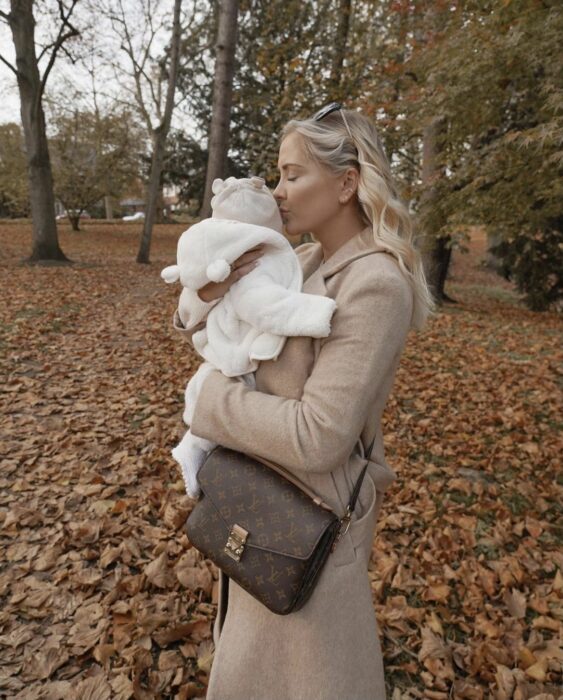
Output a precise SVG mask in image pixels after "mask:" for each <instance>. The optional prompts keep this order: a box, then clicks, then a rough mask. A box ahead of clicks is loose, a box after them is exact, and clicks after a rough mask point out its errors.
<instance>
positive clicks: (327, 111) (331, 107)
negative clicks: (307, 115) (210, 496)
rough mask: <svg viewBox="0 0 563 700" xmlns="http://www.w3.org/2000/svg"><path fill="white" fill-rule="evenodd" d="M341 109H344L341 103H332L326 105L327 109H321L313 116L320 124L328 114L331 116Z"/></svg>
mask: <svg viewBox="0 0 563 700" xmlns="http://www.w3.org/2000/svg"><path fill="white" fill-rule="evenodd" d="M339 109H342V105H341V104H340V102H331V103H330V104H328V105H326V107H323V108H322V109H319V111H318V112H317V113H316V114H315V115H314V116H313V120H314V121H316V122H320V121H321V119H324V118H325V117H326V115H327V114H331V112H336V111H337V110H339Z"/></svg>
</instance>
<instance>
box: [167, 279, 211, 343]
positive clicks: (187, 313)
mask: <svg viewBox="0 0 563 700" xmlns="http://www.w3.org/2000/svg"><path fill="white" fill-rule="evenodd" d="M220 301H221V297H220V298H219V299H214V300H213V301H209V302H207V301H203V300H202V299H200V297H199V295H198V293H197V292H195V291H194V290H193V289H188V288H187V287H184V288H183V289H182V293H181V294H180V301H179V302H178V308H177V309H176V311H175V312H174V317H173V319H172V325H173V326H174V328H175V329H176V330H177V331H181V332H182V333H183V334H184V337H185V338H186V340H187V341H188V342H189V343H192V336H193V334H194V333H195V332H196V331H199V330H201V329H202V328H205V319H206V318H207V314H208V313H209V312H210V311H211V309H212V308H213V307H214V306H215V305H216V304H218V303H219V302H220ZM192 345H193V343H192Z"/></svg>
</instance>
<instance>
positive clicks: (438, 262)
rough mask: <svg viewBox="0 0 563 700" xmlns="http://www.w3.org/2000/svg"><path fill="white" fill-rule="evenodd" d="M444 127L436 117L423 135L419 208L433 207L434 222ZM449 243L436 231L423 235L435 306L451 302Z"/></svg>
mask: <svg viewBox="0 0 563 700" xmlns="http://www.w3.org/2000/svg"><path fill="white" fill-rule="evenodd" d="M444 125H445V119H444V118H443V117H437V118H435V119H433V120H432V122H431V123H430V124H429V125H428V126H427V127H425V129H424V133H423V146H422V183H423V185H424V187H425V192H424V195H423V197H422V200H421V205H422V208H423V209H425V210H426V211H428V210H429V209H431V208H433V207H435V210H434V211H433V212H432V214H433V219H434V221H435V220H436V214H437V212H439V205H438V203H437V195H436V188H435V186H434V183H435V182H436V180H437V179H438V178H439V177H440V175H441V173H440V169H439V167H438V165H437V156H438V137H439V135H440V132H441V130H442V129H443V128H444ZM423 218H424V217H423ZM440 223H441V222H440V221H438V223H437V224H436V228H438V229H439V228H440ZM426 228H428V227H426ZM450 243H451V237H450V236H437V235H436V232H435V231H429V230H425V231H424V237H423V243H422V251H421V252H422V258H423V262H424V269H425V274H426V279H427V281H428V286H429V287H430V290H431V292H432V294H433V296H434V299H435V300H436V302H437V303H442V302H444V301H453V300H452V299H450V298H449V297H448V296H447V294H446V293H445V291H444V287H445V284H446V279H447V276H448V268H449V264H450V260H451V255H452V251H451V247H450Z"/></svg>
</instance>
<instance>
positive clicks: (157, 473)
mask: <svg viewBox="0 0 563 700" xmlns="http://www.w3.org/2000/svg"><path fill="white" fill-rule="evenodd" d="M182 228H183V227H182V226H168V227H160V228H158V229H157V231H156V234H155V236H154V241H153V247H152V256H151V257H152V264H151V265H150V266H144V265H137V264H136V263H135V262H134V259H135V255H136V250H137V237H138V232H139V226H138V225H128V226H125V225H123V224H113V225H112V224H100V223H98V224H96V223H93V222H92V223H89V224H87V225H85V226H84V230H83V231H82V232H80V233H72V232H70V230H68V228H67V227H66V225H63V226H62V227H61V229H62V233H61V244H62V247H63V249H64V251H65V252H66V254H67V255H68V256H69V257H71V258H72V259H73V260H74V261H75V264H74V265H71V266H58V265H50V266H29V265H27V264H24V263H23V262H22V259H23V258H24V257H25V256H26V255H28V254H29V251H30V236H31V234H30V227H29V225H27V224H17V223H4V224H0V236H1V252H0V275H1V278H2V289H3V295H2V297H3V304H2V306H1V307H0V363H1V364H0V366H1V370H2V382H1V383H0V400H1V404H2V431H1V437H0V454H1V455H2V462H1V472H0V561H1V569H0V602H1V605H0V653H1V663H0V697H2V698H19V699H22V700H23V699H25V700H34V699H35V698H45V699H50V700H57V699H58V698H61V699H63V698H64V700H68V699H71V700H72V699H74V698H76V700H79V699H80V700H83V699H84V698H95V699H96V700H106V699H107V700H110V699H111V700H114V699H115V700H125V699H126V698H130V697H135V698H142V699H145V698H147V699H153V698H163V699H164V698H182V699H183V698H190V697H204V696H205V688H206V685H207V680H208V675H209V670H210V666H211V662H212V658H213V641H212V622H213V616H214V613H215V610H216V594H217V571H216V569H215V568H214V567H213V565H212V564H211V563H210V562H208V561H205V560H203V559H202V557H201V555H199V553H198V552H197V551H196V550H195V549H194V548H191V547H190V543H189V541H188V539H187V537H186V535H185V534H184V533H183V530H182V525H183V523H184V522H185V519H186V517H187V516H188V514H189V512H190V508H191V503H192V501H191V500H190V499H188V498H187V497H186V496H185V495H184V494H183V486H182V481H181V478H180V476H179V472H178V471H177V468H176V466H175V462H174V461H173V460H172V458H171V457H170V453H169V451H170V448H171V447H172V446H173V445H174V444H175V441H176V440H177V439H178V438H179V437H180V436H181V435H182V434H183V429H184V428H183V424H182V421H181V413H182V402H183V387H184V385H185V382H186V380H187V378H188V376H189V375H190V373H191V372H192V371H193V370H194V369H195V368H196V366H197V364H198V362H199V360H198V358H197V357H195V356H194V355H193V353H192V352H191V351H190V347H189V345H188V344H186V343H185V341H184V340H183V339H182V338H181V337H179V336H180V334H177V333H176V332H175V331H174V330H173V328H172V325H171V320H172V313H173V311H174V304H175V300H176V298H177V294H178V288H177V287H176V286H167V285H165V284H164V283H163V282H162V281H161V279H160V277H159V272H160V269H161V268H162V267H164V265H166V264H170V262H171V260H172V259H173V256H174V252H175V242H176V238H177V235H178V234H179V232H180V231H181V230H182ZM483 251H484V240H483V237H482V236H480V235H479V234H478V233H476V234H475V235H474V237H473V240H472V243H471V245H470V253H469V254H467V255H462V254H461V253H459V252H456V253H455V255H454V260H453V266H452V275H451V280H450V282H449V283H448V292H449V294H450V295H452V296H453V297H454V298H456V299H457V300H458V303H457V304H455V305H448V306H447V307H445V308H444V309H443V310H441V311H440V312H439V313H438V315H437V316H436V317H435V318H434V319H433V320H432V321H431V323H430V324H429V326H428V328H427V330H425V331H424V332H423V333H422V334H420V335H416V334H411V336H410V338H409V341H408V344H407V348H406V351H405V354H404V357H403V362H402V365H401V367H400V370H399V372H398V375H397V380H396V384H395V389H394V391H393V394H392V397H391V399H390V401H389V404H388V407H387V411H386V413H385V440H386V445H387V456H388V461H389V462H390V464H391V465H392V466H393V467H394V468H395V470H396V471H397V474H398V478H397V481H396V482H395V483H394V484H393V486H392V487H391V488H390V490H389V491H388V492H387V496H386V501H385V503H384V506H383V511H382V513H381V516H380V520H379V524H378V528H377V536H376V539H375V540H374V546H373V557H372V561H371V564H370V572H369V576H370V579H371V582H372V589H373V600H374V605H375V608H376V613H377V618H378V621H379V626H380V634H381V641H382V647H383V651H384V656H385V665H386V672H387V681H388V687H389V697H390V698H392V700H407V699H411V698H444V699H446V698H460V699H465V698H467V699H468V700H474V699H475V700H478V699H481V698H495V699H496V700H509V699H514V700H526V699H529V698H534V697H535V698H537V699H538V700H540V699H541V700H548V699H549V698H552V699H555V698H558V697H560V696H561V692H562V691H561V682H562V674H561V668H562V661H563V646H562V622H563V606H562V598H563V574H562V570H563V553H562V550H561V522H560V515H561V510H560V504H561V502H562V497H561V485H562V481H561V472H560V469H559V466H560V454H561V442H560V441H558V432H557V431H558V423H557V422H558V420H560V416H561V392H560V385H559V386H558V378H560V374H561V347H562V342H561V340H562V338H561V336H562V334H561V320H560V318H558V317H557V316H556V315H555V314H534V313H531V312H529V311H526V310H525V309H524V308H523V306H522V305H521V304H519V302H518V296H517V295H516V294H515V293H514V291H513V290H512V288H511V285H510V284H509V283H508V282H506V281H504V280H502V279H501V278H499V277H497V276H496V275H494V274H492V273H490V272H487V271H485V270H484V269H483V267H482V266H481V265H480V261H481V259H482V256H483ZM558 519H559V522H558ZM267 700H275V699H273V698H272V699H267ZM343 700H355V699H343Z"/></svg>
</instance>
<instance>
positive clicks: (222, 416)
mask: <svg viewBox="0 0 563 700" xmlns="http://www.w3.org/2000/svg"><path fill="white" fill-rule="evenodd" d="M370 265H371V269H370ZM352 267H354V271H352ZM347 272H348V279H346V280H343V283H342V287H341V289H340V291H339V293H338V294H337V302H338V309H337V310H336V312H335V314H334V317H333V320H332V332H331V335H330V336H329V337H328V338H326V339H325V340H322V341H321V350H320V352H319V355H318V358H317V361H316V363H315V365H314V368H313V371H312V373H311V375H310V377H309V378H308V380H307V381H306V383H305V386H304V390H303V395H302V397H301V399H300V400H295V399H287V398H283V397H279V396H273V395H270V394H265V393H262V392H259V391H256V390H252V389H250V388H249V387H247V386H245V385H244V384H243V383H242V382H240V381H238V380H236V379H232V378H229V377H225V376H224V375H222V374H221V373H220V372H218V371H216V370H214V371H212V372H211V373H210V374H209V376H208V377H207V378H206V380H205V382H204V383H203V385H202V391H201V393H200V396H199V398H198V402H197V404H196V406H195V411H194V420H193V422H192V426H191V429H192V432H193V433H194V434H195V435H199V436H201V437H204V438H207V439H209V440H213V441H216V442H218V443H220V444H221V445H224V446H226V447H230V448H231V449H235V450H240V451H242V452H252V453H254V454H256V455H258V456H259V457H265V458H266V459H269V460H271V461H273V462H276V463H278V464H280V465H282V466H285V467H286V468H288V469H290V470H295V471H299V470H305V471H310V472H329V471H332V470H334V469H336V468H338V467H339V466H341V465H342V464H343V463H345V461H346V460H347V459H348V457H349V455H350V454H351V452H352V450H353V448H354V445H355V444H356V442H357V440H358V438H359V436H360V434H361V431H362V430H363V428H364V425H365V422H366V420H367V416H368V411H369V408H370V406H371V405H372V403H373V401H374V400H375V398H376V396H377V394H378V392H379V391H381V390H382V388H383V387H384V385H385V384H386V383H387V381H388V379H389V372H390V371H392V368H393V364H394V362H395V360H396V358H397V356H398V355H399V354H400V353H401V352H402V349H403V346H404V342H405V339H406V335H407V333H408V329H409V327H410V317H411V310H412V293H411V290H410V287H409V285H408V283H407V281H406V280H404V279H403V278H400V277H399V273H397V272H392V273H391V272H389V270H388V268H386V266H385V265H376V266H375V269H374V266H373V262H371V261H370V262H369V263H368V264H367V265H363V266H362V265H360V266H358V267H356V266H353V265H350V267H349V270H348V271H347ZM362 273H363V274H362ZM358 279H360V280H361V283H358V282H357V280H358Z"/></svg>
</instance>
